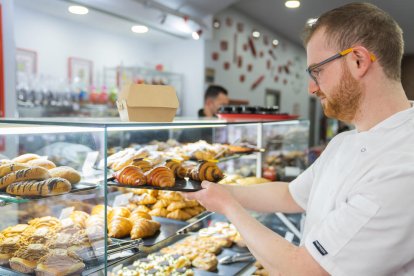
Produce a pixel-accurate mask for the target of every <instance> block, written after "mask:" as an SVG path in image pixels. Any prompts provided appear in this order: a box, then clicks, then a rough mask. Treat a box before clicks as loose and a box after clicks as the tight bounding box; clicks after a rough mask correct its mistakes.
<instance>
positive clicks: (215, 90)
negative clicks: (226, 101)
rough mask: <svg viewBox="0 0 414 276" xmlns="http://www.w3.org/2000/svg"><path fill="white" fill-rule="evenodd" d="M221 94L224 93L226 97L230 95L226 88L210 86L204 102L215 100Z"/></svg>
mask: <svg viewBox="0 0 414 276" xmlns="http://www.w3.org/2000/svg"><path fill="white" fill-rule="evenodd" d="M221 93H223V94H224V95H226V96H227V95H228V93H227V89H225V88H224V87H222V86H219V85H210V86H209V87H208V88H207V90H206V93H204V101H206V100H207V99H210V98H212V99H215V98H217V97H218V95H219V94H221Z"/></svg>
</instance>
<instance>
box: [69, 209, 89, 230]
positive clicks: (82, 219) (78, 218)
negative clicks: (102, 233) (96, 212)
mask: <svg viewBox="0 0 414 276" xmlns="http://www.w3.org/2000/svg"><path fill="white" fill-rule="evenodd" d="M69 218H70V219H71V220H72V221H73V223H74V224H75V225H76V226H79V227H80V228H85V227H86V221H87V220H88V218H89V214H87V213H85V212H82V211H73V212H72V214H70V216H69Z"/></svg>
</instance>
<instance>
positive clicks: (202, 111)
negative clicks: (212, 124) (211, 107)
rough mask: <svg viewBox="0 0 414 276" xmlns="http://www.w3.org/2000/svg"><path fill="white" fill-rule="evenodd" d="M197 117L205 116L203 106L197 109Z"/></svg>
mask: <svg viewBox="0 0 414 276" xmlns="http://www.w3.org/2000/svg"><path fill="white" fill-rule="evenodd" d="M198 117H206V114H205V113H204V108H201V109H199V110H198Z"/></svg>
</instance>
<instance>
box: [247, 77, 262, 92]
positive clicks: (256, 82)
mask: <svg viewBox="0 0 414 276" xmlns="http://www.w3.org/2000/svg"><path fill="white" fill-rule="evenodd" d="M264 79H265V76H264V75H261V76H260V77H258V78H257V80H255V81H254V82H253V83H252V86H251V87H250V89H251V90H254V89H256V87H257V86H258V85H259V84H260V83H261V82H262V81H263V80H264Z"/></svg>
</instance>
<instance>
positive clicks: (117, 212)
mask: <svg viewBox="0 0 414 276" xmlns="http://www.w3.org/2000/svg"><path fill="white" fill-rule="evenodd" d="M130 215H131V211H129V209H128V208H126V207H115V208H113V209H112V212H111V213H110V214H109V215H108V220H109V221H111V220H112V219H113V218H115V217H124V218H128V217H129V216H130Z"/></svg>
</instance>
